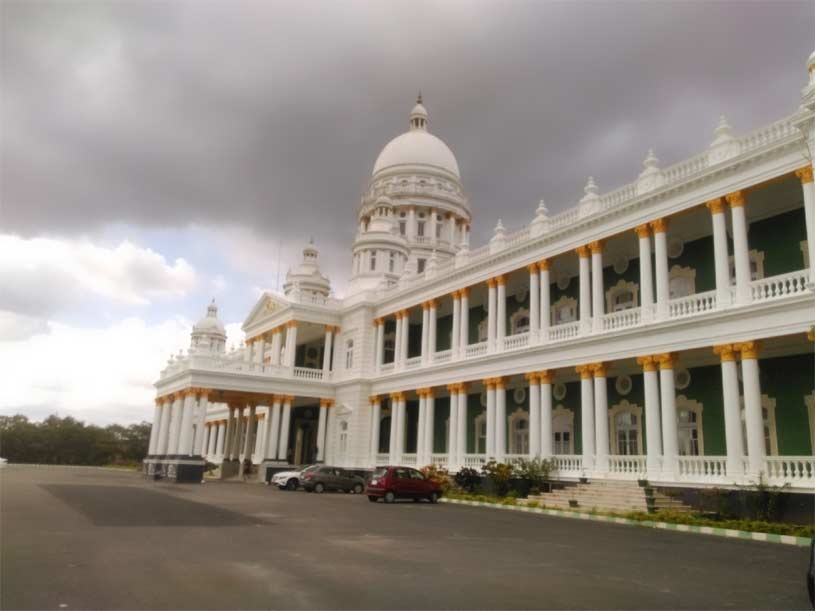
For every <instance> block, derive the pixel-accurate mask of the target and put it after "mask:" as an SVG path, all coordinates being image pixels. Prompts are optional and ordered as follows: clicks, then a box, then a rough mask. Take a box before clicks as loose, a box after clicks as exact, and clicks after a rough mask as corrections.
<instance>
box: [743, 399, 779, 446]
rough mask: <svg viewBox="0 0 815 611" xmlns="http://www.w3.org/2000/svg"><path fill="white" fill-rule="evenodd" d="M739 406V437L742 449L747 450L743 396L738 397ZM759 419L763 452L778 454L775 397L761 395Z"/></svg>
mask: <svg viewBox="0 0 815 611" xmlns="http://www.w3.org/2000/svg"><path fill="white" fill-rule="evenodd" d="M739 405H740V407H741V437H742V441H743V443H744V451H745V452H747V421H746V419H745V413H744V397H743V396H742V397H739ZM761 421H762V425H763V430H764V452H765V453H766V454H767V456H778V437H777V435H776V430H775V399H772V398H770V397H768V396H767V395H761Z"/></svg>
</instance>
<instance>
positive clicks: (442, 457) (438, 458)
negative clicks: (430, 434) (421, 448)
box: [430, 454, 447, 467]
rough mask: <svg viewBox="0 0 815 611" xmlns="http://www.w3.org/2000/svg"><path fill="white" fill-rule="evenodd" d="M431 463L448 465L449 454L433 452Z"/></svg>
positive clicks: (439, 465)
mask: <svg viewBox="0 0 815 611" xmlns="http://www.w3.org/2000/svg"><path fill="white" fill-rule="evenodd" d="M430 464H431V465H436V466H437V467H446V466H447V454H431V455H430Z"/></svg>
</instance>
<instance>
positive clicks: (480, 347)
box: [464, 342, 487, 358]
mask: <svg viewBox="0 0 815 611" xmlns="http://www.w3.org/2000/svg"><path fill="white" fill-rule="evenodd" d="M482 354H487V342H479V343H477V344H470V345H469V346H467V348H466V350H465V351H464V355H465V357H466V358H472V357H474V356H481V355H482Z"/></svg>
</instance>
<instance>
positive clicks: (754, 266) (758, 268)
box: [728, 250, 764, 284]
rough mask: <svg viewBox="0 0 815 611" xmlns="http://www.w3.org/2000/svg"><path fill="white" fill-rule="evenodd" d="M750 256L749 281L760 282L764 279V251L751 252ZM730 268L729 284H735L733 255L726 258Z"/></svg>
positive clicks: (734, 260)
mask: <svg viewBox="0 0 815 611" xmlns="http://www.w3.org/2000/svg"><path fill="white" fill-rule="evenodd" d="M749 255H750V280H761V279H762V278H763V277H764V251H763V250H751V251H750V252H749ZM728 264H729V267H730V283H731V284H735V283H736V259H735V258H734V257H733V255H730V256H729V257H728Z"/></svg>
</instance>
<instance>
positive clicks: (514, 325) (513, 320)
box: [509, 308, 529, 335]
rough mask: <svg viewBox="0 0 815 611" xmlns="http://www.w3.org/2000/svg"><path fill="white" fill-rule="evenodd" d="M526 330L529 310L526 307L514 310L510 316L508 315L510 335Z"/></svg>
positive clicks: (527, 329) (527, 328)
mask: <svg viewBox="0 0 815 611" xmlns="http://www.w3.org/2000/svg"><path fill="white" fill-rule="evenodd" d="M527 331H529V310H527V309H526V308H520V309H519V310H515V312H514V313H513V314H512V316H510V317H509V333H510V335H515V334H516V333H526V332H527Z"/></svg>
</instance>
